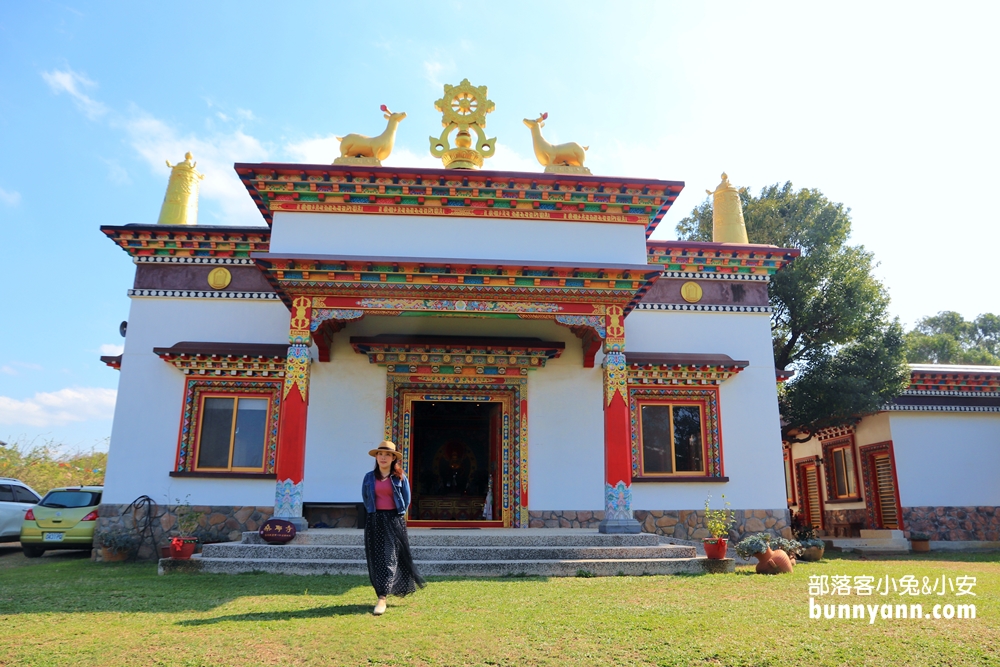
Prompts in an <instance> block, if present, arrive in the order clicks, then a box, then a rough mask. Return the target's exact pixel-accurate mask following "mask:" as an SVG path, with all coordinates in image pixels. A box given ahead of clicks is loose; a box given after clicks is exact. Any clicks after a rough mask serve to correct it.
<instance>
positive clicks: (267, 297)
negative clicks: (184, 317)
mask: <svg viewBox="0 0 1000 667" xmlns="http://www.w3.org/2000/svg"><path fill="white" fill-rule="evenodd" d="M128 296H130V297H174V298H181V299H243V300H246V301H277V300H278V298H279V297H278V295H277V294H276V293H274V292H213V291H209V290H171V289H130V290H129V291H128Z"/></svg>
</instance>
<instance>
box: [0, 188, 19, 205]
mask: <svg viewBox="0 0 1000 667" xmlns="http://www.w3.org/2000/svg"><path fill="white" fill-rule="evenodd" d="M0 201H2V202H3V203H4V204H6V205H7V206H17V205H18V204H20V203H21V193H20V192H18V191H16V190H10V191H7V190H4V189H3V188H0Z"/></svg>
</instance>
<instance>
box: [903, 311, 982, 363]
mask: <svg viewBox="0 0 1000 667" xmlns="http://www.w3.org/2000/svg"><path fill="white" fill-rule="evenodd" d="M905 340H906V360H907V361H909V362H910V363H911V364H976V365H983V366H1000V316H998V315H993V314H992V313H983V314H982V315H980V316H979V317H977V318H976V319H974V320H971V321H967V320H966V319H965V318H964V317H962V316H961V315H960V314H959V313H956V312H954V311H951V310H943V311H941V312H940V313H938V314H937V315H931V316H929V317H925V318H923V319H921V320H920V321H919V322H917V326H916V327H915V328H914V329H913V331H910V332H908V333H907V334H906V338H905Z"/></svg>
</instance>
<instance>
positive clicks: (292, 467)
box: [274, 296, 312, 530]
mask: <svg viewBox="0 0 1000 667" xmlns="http://www.w3.org/2000/svg"><path fill="white" fill-rule="evenodd" d="M311 306H312V304H311V302H310V299H309V297H305V296H300V297H296V298H295V299H294V300H293V301H292V313H291V320H290V322H289V326H288V342H289V346H288V357H287V358H286V362H285V385H284V388H283V389H282V401H281V416H280V419H279V423H278V460H277V463H276V465H275V472H276V473H277V484H276V487H275V493H274V516H275V517H277V518H280V519H286V520H288V521H291V522H292V523H294V524H295V527H296V529H298V530H305V529H306V528H307V525H306V522H305V520H304V519H303V518H302V478H303V476H304V474H305V461H306V416H307V410H308V406H309V364H310V362H311V359H310V357H309V348H310V347H311V346H312V337H311V335H310V329H309V325H310V319H311V312H310V311H311V310H312V308H311Z"/></svg>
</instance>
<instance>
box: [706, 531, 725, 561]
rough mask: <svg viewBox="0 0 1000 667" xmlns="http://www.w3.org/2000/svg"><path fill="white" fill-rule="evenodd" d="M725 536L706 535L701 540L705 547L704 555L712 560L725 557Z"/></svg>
mask: <svg viewBox="0 0 1000 667" xmlns="http://www.w3.org/2000/svg"><path fill="white" fill-rule="evenodd" d="M726 541H727V540H726V538H724V537H706V538H705V539H704V540H702V545H703V546H704V547H705V557H706V558H711V559H713V560H721V559H723V558H725V557H726Z"/></svg>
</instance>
